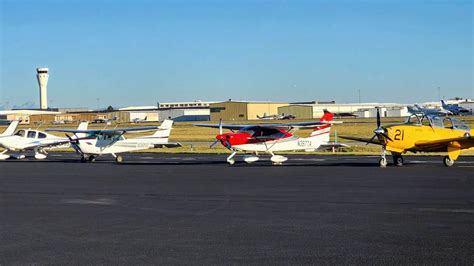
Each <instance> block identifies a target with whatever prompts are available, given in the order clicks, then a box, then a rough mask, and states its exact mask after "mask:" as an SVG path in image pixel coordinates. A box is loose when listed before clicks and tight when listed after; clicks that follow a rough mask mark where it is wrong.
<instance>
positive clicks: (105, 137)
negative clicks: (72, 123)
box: [46, 120, 181, 163]
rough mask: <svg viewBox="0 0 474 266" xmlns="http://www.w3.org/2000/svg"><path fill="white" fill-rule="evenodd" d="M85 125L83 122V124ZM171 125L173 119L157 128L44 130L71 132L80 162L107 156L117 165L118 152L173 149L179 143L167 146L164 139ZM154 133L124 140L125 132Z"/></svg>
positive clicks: (119, 158)
mask: <svg viewBox="0 0 474 266" xmlns="http://www.w3.org/2000/svg"><path fill="white" fill-rule="evenodd" d="M85 123H87V122H85ZM172 126H173V120H165V121H163V123H162V124H161V126H159V127H156V126H149V127H132V128H119V129H103V130H100V129H99V130H87V124H86V128H83V129H81V130H74V129H47V130H46V131H49V132H64V133H73V134H74V135H75V137H76V138H75V140H74V139H73V138H71V137H69V136H68V137H69V138H70V140H71V146H72V147H73V148H74V149H75V150H76V152H77V153H79V154H80V155H81V162H86V161H90V162H93V161H95V159H96V158H97V157H98V156H101V155H106V154H110V155H112V156H113V157H114V158H115V161H116V162H117V163H121V162H123V157H122V156H121V155H119V154H120V153H124V152H130V151H137V150H146V149H153V148H162V147H167V148H174V147H180V146H181V144H180V143H169V142H168V138H169V136H170V133H171V128H172ZM151 130H156V131H155V133H154V134H153V135H148V136H143V137H137V138H130V139H126V138H125V137H124V134H125V133H127V132H135V133H137V132H144V131H151Z"/></svg>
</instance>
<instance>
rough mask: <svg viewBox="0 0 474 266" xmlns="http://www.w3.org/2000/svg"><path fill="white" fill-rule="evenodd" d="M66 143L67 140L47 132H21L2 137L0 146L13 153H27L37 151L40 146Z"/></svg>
mask: <svg viewBox="0 0 474 266" xmlns="http://www.w3.org/2000/svg"><path fill="white" fill-rule="evenodd" d="M20 132H23V133H21V134H23V135H20V134H19V133H20ZM64 141H67V139H66V138H60V137H57V136H54V135H51V134H48V133H45V132H41V131H36V130H20V131H18V132H17V133H16V134H15V135H11V136H4V137H0V146H2V147H3V148H5V149H7V150H11V151H25V150H35V149H36V148H37V147H39V146H41V147H45V146H51V147H52V146H54V145H55V144H56V143H59V142H61V143H62V142H64ZM62 145H67V144H62ZM51 147H50V148H51Z"/></svg>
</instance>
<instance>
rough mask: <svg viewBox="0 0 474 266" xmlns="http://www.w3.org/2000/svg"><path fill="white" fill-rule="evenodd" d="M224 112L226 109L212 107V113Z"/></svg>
mask: <svg viewBox="0 0 474 266" xmlns="http://www.w3.org/2000/svg"><path fill="white" fill-rule="evenodd" d="M223 110H225V107H212V108H211V113H220V112H221V111H223Z"/></svg>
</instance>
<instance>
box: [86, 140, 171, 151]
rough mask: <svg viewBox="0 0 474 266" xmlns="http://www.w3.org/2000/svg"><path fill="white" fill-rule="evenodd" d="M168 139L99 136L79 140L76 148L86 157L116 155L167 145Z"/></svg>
mask: <svg viewBox="0 0 474 266" xmlns="http://www.w3.org/2000/svg"><path fill="white" fill-rule="evenodd" d="M167 143H168V138H163V137H153V136H148V137H139V138H132V139H125V138H124V137H120V138H118V139H117V138H114V137H112V136H111V137H110V138H109V137H107V136H99V137H97V138H93V139H83V140H79V143H78V146H79V148H80V150H81V152H82V153H84V154H88V155H103V154H118V153H123V152H129V151H138V150H146V149H152V148H156V147H159V146H160V145H163V144H167Z"/></svg>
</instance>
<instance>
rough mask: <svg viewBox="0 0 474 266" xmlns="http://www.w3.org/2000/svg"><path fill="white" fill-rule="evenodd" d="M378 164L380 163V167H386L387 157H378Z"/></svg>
mask: <svg viewBox="0 0 474 266" xmlns="http://www.w3.org/2000/svg"><path fill="white" fill-rule="evenodd" d="M379 165H380V167H387V159H386V158H380V160H379Z"/></svg>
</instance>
